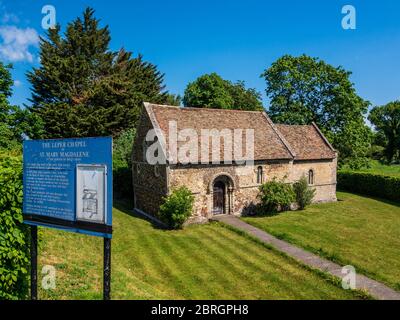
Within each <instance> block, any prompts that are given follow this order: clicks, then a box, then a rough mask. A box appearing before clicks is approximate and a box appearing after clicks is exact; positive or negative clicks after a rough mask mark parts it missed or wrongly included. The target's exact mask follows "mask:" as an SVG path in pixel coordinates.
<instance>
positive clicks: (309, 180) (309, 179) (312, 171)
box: [308, 169, 314, 184]
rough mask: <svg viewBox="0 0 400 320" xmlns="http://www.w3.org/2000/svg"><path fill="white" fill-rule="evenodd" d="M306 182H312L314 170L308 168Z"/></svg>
mask: <svg viewBox="0 0 400 320" xmlns="http://www.w3.org/2000/svg"><path fill="white" fill-rule="evenodd" d="M308 184H314V170H312V169H310V170H308Z"/></svg>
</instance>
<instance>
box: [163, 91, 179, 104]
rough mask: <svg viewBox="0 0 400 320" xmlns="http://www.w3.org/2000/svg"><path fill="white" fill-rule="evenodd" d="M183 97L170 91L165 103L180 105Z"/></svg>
mask: <svg viewBox="0 0 400 320" xmlns="http://www.w3.org/2000/svg"><path fill="white" fill-rule="evenodd" d="M181 101H182V97H181V96H180V95H179V94H172V93H168V94H167V96H166V98H165V101H164V103H165V104H167V105H169V106H180V105H181Z"/></svg>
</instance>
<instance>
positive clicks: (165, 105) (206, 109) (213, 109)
mask: <svg viewBox="0 0 400 320" xmlns="http://www.w3.org/2000/svg"><path fill="white" fill-rule="evenodd" d="M144 103H146V104H147V105H149V106H150V107H151V106H157V107H165V108H175V109H180V110H182V111H183V110H198V111H233V112H252V113H262V112H265V110H238V109H220V108H207V107H185V106H171V105H168V104H159V103H151V102H144Z"/></svg>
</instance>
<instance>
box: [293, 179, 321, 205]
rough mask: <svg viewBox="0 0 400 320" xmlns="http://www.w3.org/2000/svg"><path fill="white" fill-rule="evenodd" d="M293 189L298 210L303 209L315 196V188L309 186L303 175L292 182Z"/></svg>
mask: <svg viewBox="0 0 400 320" xmlns="http://www.w3.org/2000/svg"><path fill="white" fill-rule="evenodd" d="M293 191H294V193H295V194H296V202H297V205H298V206H299V209H300V210H303V209H305V207H307V206H308V205H310V204H311V203H312V200H313V198H314V196H315V192H316V191H315V189H312V188H310V186H309V185H308V181H307V178H306V176H305V175H303V176H301V178H300V180H298V181H296V182H295V183H294V184H293Z"/></svg>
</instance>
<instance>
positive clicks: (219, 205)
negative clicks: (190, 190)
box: [213, 181, 226, 214]
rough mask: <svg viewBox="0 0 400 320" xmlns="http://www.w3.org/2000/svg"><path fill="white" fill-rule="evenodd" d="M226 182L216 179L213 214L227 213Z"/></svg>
mask: <svg viewBox="0 0 400 320" xmlns="http://www.w3.org/2000/svg"><path fill="white" fill-rule="evenodd" d="M225 187H226V186H225V183H223V182H222V181H216V182H215V183H214V186H213V214H224V213H225Z"/></svg>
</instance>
